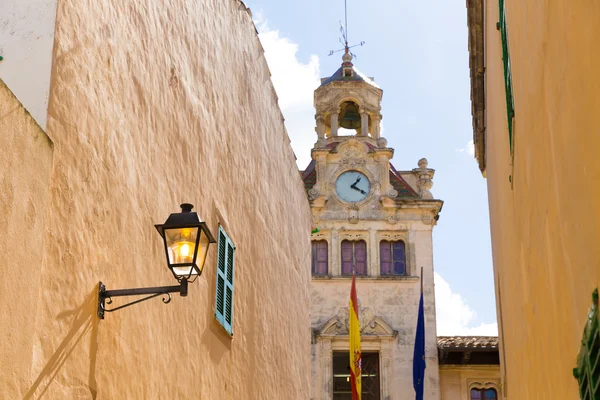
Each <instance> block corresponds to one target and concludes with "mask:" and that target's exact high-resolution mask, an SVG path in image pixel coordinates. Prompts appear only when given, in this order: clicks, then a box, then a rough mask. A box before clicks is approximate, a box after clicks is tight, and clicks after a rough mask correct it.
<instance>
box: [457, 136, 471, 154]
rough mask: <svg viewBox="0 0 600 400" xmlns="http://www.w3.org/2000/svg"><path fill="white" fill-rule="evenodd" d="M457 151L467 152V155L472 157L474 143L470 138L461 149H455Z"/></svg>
mask: <svg viewBox="0 0 600 400" xmlns="http://www.w3.org/2000/svg"><path fill="white" fill-rule="evenodd" d="M457 151H458V152H460V153H467V154H468V155H470V156H471V157H473V156H474V155H475V144H474V143H473V141H472V140H469V141H468V142H467V144H466V145H465V147H463V148H462V149H457Z"/></svg>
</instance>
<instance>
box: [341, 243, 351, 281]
mask: <svg viewBox="0 0 600 400" xmlns="http://www.w3.org/2000/svg"><path fill="white" fill-rule="evenodd" d="M352 252H353V251H352V242H350V241H348V240H343V241H342V275H348V274H352Z"/></svg>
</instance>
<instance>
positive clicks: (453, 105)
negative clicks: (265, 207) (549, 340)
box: [244, 0, 497, 336]
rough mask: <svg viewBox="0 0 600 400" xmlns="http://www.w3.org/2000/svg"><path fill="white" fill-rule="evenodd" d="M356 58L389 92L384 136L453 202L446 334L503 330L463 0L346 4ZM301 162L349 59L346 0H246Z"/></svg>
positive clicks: (444, 219) (439, 300)
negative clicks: (343, 27) (322, 89)
mask: <svg viewBox="0 0 600 400" xmlns="http://www.w3.org/2000/svg"><path fill="white" fill-rule="evenodd" d="M346 1H347V5H348V26H347V30H348V40H349V42H350V45H352V44H356V43H360V42H361V41H364V42H365V44H364V45H363V46H359V47H356V48H354V49H352V51H353V53H354V54H356V56H357V57H356V58H355V59H354V60H353V63H354V66H355V67H356V68H358V70H360V71H361V72H362V73H363V74H365V75H367V76H369V77H374V78H375V82H376V83H377V84H378V85H379V86H380V87H381V88H382V89H383V92H384V93H383V101H382V114H383V120H382V136H384V137H385V138H386V139H387V140H388V147H392V148H394V149H395V153H394V158H393V160H392V162H393V163H394V166H395V167H396V168H397V169H399V170H410V169H413V168H416V167H417V161H418V160H419V159H420V158H421V157H426V158H427V160H428V161H429V168H433V169H435V170H436V172H435V176H434V179H433V182H434V185H433V188H432V190H431V191H432V193H433V195H434V197H435V198H438V199H441V200H444V206H443V209H442V212H441V214H440V219H439V221H438V225H437V226H436V227H435V228H434V233H433V246H434V251H433V253H434V269H435V294H436V312H437V334H438V335H440V336H441V335H496V334H497V324H496V311H495V299H494V282H493V272H492V252H491V241H490V229H489V214H488V200H487V191H486V181H485V179H484V178H483V177H482V176H481V173H480V172H479V169H478V167H477V163H476V161H475V160H474V158H473V129H472V125H471V103H470V99H469V95H470V87H469V64H468V61H469V54H468V47H467V21H466V17H467V10H466V6H465V2H464V0H420V1H407V0H370V1H364V0H363V1H359V0H346ZM244 2H245V4H246V5H247V6H248V7H250V9H251V10H252V16H253V20H254V23H255V25H256V27H257V29H258V31H259V38H260V40H261V43H262V45H263V48H264V49H265V57H266V59H267V63H268V65H269V69H270V71H271V75H272V76H271V79H272V81H273V85H274V87H275V90H276V92H277V95H278V97H279V105H280V107H281V109H282V112H283V115H284V117H285V124H286V129H287V130H288V134H289V136H290V138H291V141H292V147H293V149H294V153H295V154H296V157H297V159H298V167H299V168H300V169H304V168H305V167H306V166H307V165H308V163H309V162H310V149H311V148H312V147H313V145H314V143H315V141H316V139H317V136H316V133H315V120H314V114H315V110H314V108H313V91H314V90H315V89H316V88H317V87H318V86H319V79H320V78H321V77H328V76H331V75H332V74H333V73H334V72H335V71H336V70H337V69H338V68H339V66H340V64H341V55H342V53H341V52H338V53H335V54H334V55H332V56H328V54H329V52H330V50H337V49H340V48H342V45H341V44H340V42H339V38H340V21H341V22H342V23H343V22H344V0H303V1H282V0H244Z"/></svg>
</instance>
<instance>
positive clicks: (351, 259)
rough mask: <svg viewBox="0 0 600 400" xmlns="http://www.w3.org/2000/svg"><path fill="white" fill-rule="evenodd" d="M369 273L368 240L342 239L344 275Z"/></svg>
mask: <svg viewBox="0 0 600 400" xmlns="http://www.w3.org/2000/svg"><path fill="white" fill-rule="evenodd" d="M353 272H354V273H356V275H367V242H365V241H364V240H357V241H350V240H343V241H342V275H352V273H353Z"/></svg>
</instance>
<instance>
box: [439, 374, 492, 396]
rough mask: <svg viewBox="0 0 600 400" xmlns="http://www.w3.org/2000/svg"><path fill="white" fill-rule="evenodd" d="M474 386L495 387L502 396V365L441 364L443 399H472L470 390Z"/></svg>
mask: <svg viewBox="0 0 600 400" xmlns="http://www.w3.org/2000/svg"><path fill="white" fill-rule="evenodd" d="M473 388H494V389H496V392H497V393H498V396H501V395H502V394H501V385H500V366H499V365H442V366H440V393H441V400H470V398H471V397H470V391H471V389H473ZM499 398H501V397H499Z"/></svg>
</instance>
